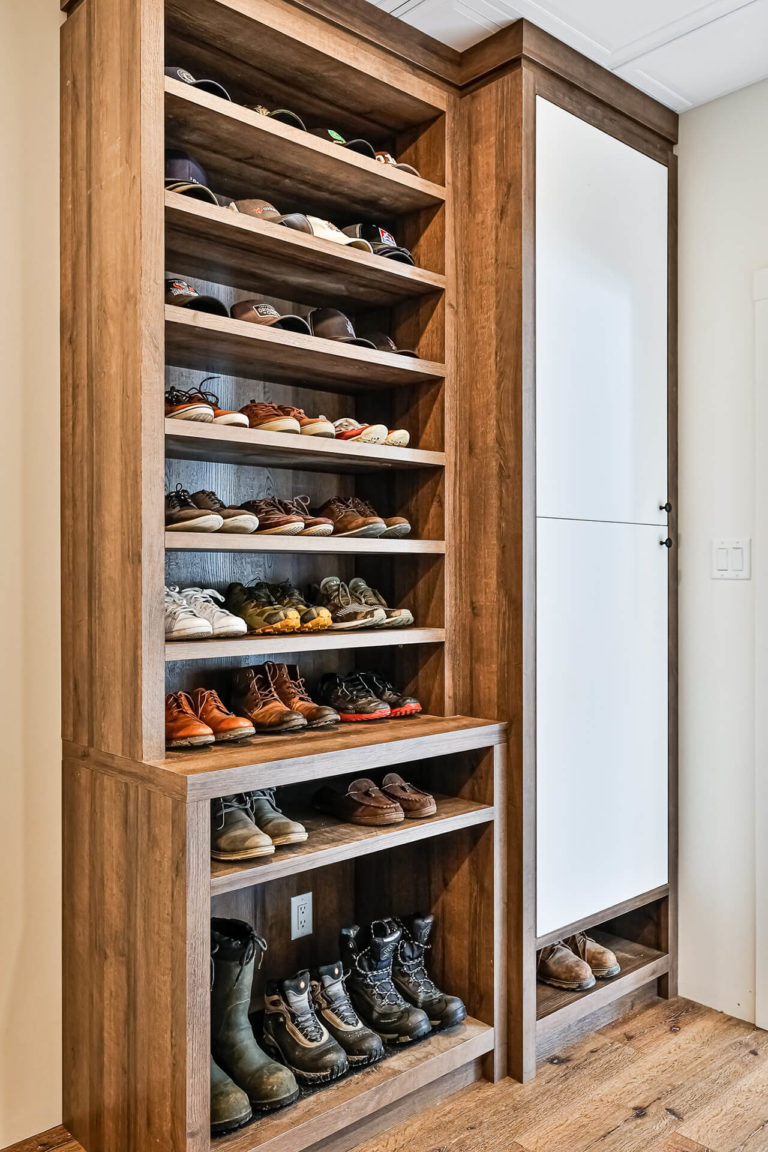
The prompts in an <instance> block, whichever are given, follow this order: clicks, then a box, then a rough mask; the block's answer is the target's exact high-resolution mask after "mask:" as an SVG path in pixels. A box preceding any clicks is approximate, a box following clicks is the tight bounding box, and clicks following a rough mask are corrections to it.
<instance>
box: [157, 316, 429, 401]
mask: <svg viewBox="0 0 768 1152" xmlns="http://www.w3.org/2000/svg"><path fill="white" fill-rule="evenodd" d="M165 319H166V325H165V355H166V360H167V362H168V364H171V365H173V366H174V367H176V368H193V369H195V370H196V371H200V372H218V373H227V374H229V375H231V376H241V377H245V378H247V379H251V380H274V381H277V382H281V383H289V384H295V385H299V386H301V387H302V388H319V389H321V390H323V391H330V392H342V393H347V392H367V391H371V390H374V389H381V388H399V387H405V386H408V385H413V384H425V383H436V382H437V381H439V380H442V378H443V377H444V376H445V365H444V364H437V363H434V362H433V361H431V360H420V359H417V358H415V357H413V356H398V355H397V353H393V352H376V351H374V350H372V349H370V348H360V347H358V346H357V345H352V344H343V343H341V341H339V340H321V339H319V338H318V337H316V336H305V335H303V334H302V333H299V332H286V331H283V330H282V329H278V328H268V327H265V326H264V325H261V324H249V323H248V322H247V321H245V320H232V319H230V318H229V317H225V316H214V315H213V314H211V313H209V312H194V311H192V310H191V309H189V308H177V307H175V306H174V305H172V304H168V305H166V309H165Z"/></svg>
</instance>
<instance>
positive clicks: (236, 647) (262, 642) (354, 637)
mask: <svg viewBox="0 0 768 1152" xmlns="http://www.w3.org/2000/svg"><path fill="white" fill-rule="evenodd" d="M444 643H445V629H444V628H414V627H410V628H389V629H387V628H363V629H361V630H360V631H359V632H331V631H330V630H329V631H327V632H316V633H309V634H305V633H301V632H292V633H289V634H288V635H286V636H245V637H244V638H243V639H242V640H171V641H169V642H168V643H167V644H166V645H165V659H166V662H167V663H170V662H172V661H174V660H220V659H222V658H223V657H230V656H271V655H275V656H277V655H279V654H281V653H286V652H341V651H345V650H350V649H351V650H352V651H359V650H360V649H361V648H397V647H400V646H401V645H406V644H444Z"/></svg>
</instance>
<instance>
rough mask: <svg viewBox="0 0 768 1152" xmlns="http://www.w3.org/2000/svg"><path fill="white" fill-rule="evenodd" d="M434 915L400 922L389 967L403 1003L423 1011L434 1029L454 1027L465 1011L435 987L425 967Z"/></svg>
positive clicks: (460, 1002)
mask: <svg viewBox="0 0 768 1152" xmlns="http://www.w3.org/2000/svg"><path fill="white" fill-rule="evenodd" d="M434 922H435V918H434V916H412V917H411V918H410V919H409V920H407V921H406V922H405V923H399V922H398V924H399V927H400V928H401V931H402V936H401V939H400V942H399V944H398V946H397V951H396V952H395V959H394V963H393V965H392V979H393V980H394V982H395V985H396V987H397V988H398V989H399V990H400V992H402V994H403V996H404V997H405V998H406V1000H409V1001H410V1002H411V1004H415V1005H416V1007H417V1008H423V1009H424V1011H425V1012H426V1013H427V1015H428V1016H429V1022H430V1024H431V1025H432V1027H433V1028H453V1027H454V1025H456V1024H460V1023H461V1022H462V1020H466V1017H467V1010H466V1008H465V1007H464V1002H463V1001H462V1000H460V999H459V997H458V996H448V995H446V993H445V992H441V991H440V989H439V988H438V987H437V986H436V985H435V983H434V981H433V980H432V978H431V976H430V975H429V973H428V972H427V968H426V963H425V960H426V955H427V949H429V948H431V947H432V945H431V944H430V943H429V937H430V933H431V932H432V926H433V924H434Z"/></svg>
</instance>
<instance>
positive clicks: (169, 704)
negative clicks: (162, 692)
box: [165, 692, 197, 716]
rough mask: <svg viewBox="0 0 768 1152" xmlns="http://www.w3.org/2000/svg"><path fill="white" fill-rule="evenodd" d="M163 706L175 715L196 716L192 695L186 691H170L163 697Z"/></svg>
mask: <svg viewBox="0 0 768 1152" xmlns="http://www.w3.org/2000/svg"><path fill="white" fill-rule="evenodd" d="M165 706H166V708H167V709H168V711H169V712H170V713H171V714H172V715H175V716H180V715H188V714H190V713H191V714H192V715H193V716H196V715H197V713H196V712H195V709H194V705H193V703H192V697H191V696H190V695H189V693H188V692H170V693H169V694H168V695H167V696H166V698H165Z"/></svg>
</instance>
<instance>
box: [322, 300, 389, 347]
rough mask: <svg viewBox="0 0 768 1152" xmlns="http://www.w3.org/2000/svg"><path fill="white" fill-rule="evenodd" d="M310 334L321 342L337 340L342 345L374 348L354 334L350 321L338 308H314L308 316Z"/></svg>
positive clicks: (370, 342) (372, 344)
mask: <svg viewBox="0 0 768 1152" xmlns="http://www.w3.org/2000/svg"><path fill="white" fill-rule="evenodd" d="M309 322H310V324H311V325H312V332H313V334H314V335H315V336H319V337H320V339H321V340H338V341H340V342H341V343H342V344H356V345H357V346H358V347H359V348H375V344H374V343H373V342H372V341H371V340H366V339H365V338H364V337H362V336H357V335H356V334H355V329H354V328H353V326H352V321H351V320H350V319H349V317H348V316H345V315H344V313H343V312H339V310H338V308H315V309H313V310H312V312H310V314H309Z"/></svg>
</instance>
